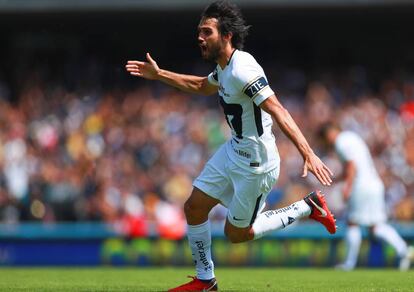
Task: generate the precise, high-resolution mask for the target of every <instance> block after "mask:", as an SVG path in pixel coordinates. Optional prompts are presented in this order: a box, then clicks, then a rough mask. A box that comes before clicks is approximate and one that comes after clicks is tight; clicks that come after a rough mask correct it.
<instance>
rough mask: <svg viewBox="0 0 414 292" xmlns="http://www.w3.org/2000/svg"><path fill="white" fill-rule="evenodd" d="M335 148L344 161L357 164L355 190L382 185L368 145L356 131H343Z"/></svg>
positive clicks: (336, 141) (337, 139)
mask: <svg viewBox="0 0 414 292" xmlns="http://www.w3.org/2000/svg"><path fill="white" fill-rule="evenodd" d="M335 149H336V152H337V153H338V155H339V157H340V159H341V160H342V161H353V162H354V164H355V166H356V175H355V181H354V186H353V191H357V190H358V189H365V188H366V187H368V186H373V185H375V187H376V186H378V185H382V181H381V179H380V177H379V175H378V173H377V170H376V169H375V164H374V161H373V160H372V157H371V154H370V152H369V149H368V146H367V145H366V144H365V142H364V141H363V140H362V138H361V137H359V136H358V135H357V134H356V133H354V132H351V131H344V132H341V133H340V134H339V135H338V137H337V138H336V140H335Z"/></svg>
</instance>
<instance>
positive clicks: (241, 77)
mask: <svg viewBox="0 0 414 292" xmlns="http://www.w3.org/2000/svg"><path fill="white" fill-rule="evenodd" d="M237 71H238V72H236V76H235V77H236V80H237V83H239V88H241V91H242V92H243V94H245V95H246V96H248V97H249V98H250V99H251V100H252V101H253V102H254V103H255V104H256V105H260V104H261V103H262V102H263V101H264V100H266V99H267V98H268V97H270V96H272V95H273V94H274V92H273V90H272V89H271V88H270V86H269V83H268V82H267V78H266V76H265V75H264V73H263V70H262V69H261V67H260V66H259V65H258V64H257V66H253V65H249V66H244V68H240V69H239V70H237Z"/></svg>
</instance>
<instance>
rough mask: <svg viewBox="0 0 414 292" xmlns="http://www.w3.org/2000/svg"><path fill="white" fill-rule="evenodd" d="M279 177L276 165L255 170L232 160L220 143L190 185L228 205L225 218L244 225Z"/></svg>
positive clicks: (257, 209) (253, 214)
mask: <svg viewBox="0 0 414 292" xmlns="http://www.w3.org/2000/svg"><path fill="white" fill-rule="evenodd" d="M278 177H279V165H277V167H276V168H274V169H273V170H271V171H268V172H265V173H261V174H256V173H252V172H249V171H248V170H245V169H242V168H240V167H238V166H237V165H236V164H235V163H234V162H232V161H231V160H230V159H229V157H228V155H227V153H226V150H225V145H222V146H221V147H220V148H219V149H218V150H217V152H216V153H215V154H214V155H213V157H211V158H210V160H209V161H208V162H207V164H206V165H205V167H204V169H203V171H202V172H201V174H200V175H199V176H198V177H197V178H196V179H195V180H194V182H193V186H194V187H196V188H198V189H200V190H201V191H203V192H204V193H206V194H207V195H209V196H210V197H213V198H215V199H218V200H220V202H221V204H222V205H224V206H225V207H227V208H228V213H227V218H228V220H229V221H230V223H231V224H232V225H234V226H236V227H240V228H243V227H248V226H250V225H251V224H253V222H254V220H255V219H256V216H257V214H258V213H259V212H261V210H263V208H264V207H265V201H266V198H267V195H268V194H269V192H270V191H271V189H272V187H273V186H274V185H275V184H276V182H277V179H278Z"/></svg>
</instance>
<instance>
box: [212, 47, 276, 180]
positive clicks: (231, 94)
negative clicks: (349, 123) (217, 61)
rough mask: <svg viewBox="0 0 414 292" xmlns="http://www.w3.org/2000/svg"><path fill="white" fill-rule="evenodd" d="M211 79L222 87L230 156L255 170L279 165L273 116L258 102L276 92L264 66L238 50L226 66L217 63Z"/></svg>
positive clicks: (220, 94) (242, 165)
mask: <svg viewBox="0 0 414 292" xmlns="http://www.w3.org/2000/svg"><path fill="white" fill-rule="evenodd" d="M208 80H209V82H210V83H211V84H214V85H216V86H218V87H219V90H218V93H219V98H220V104H221V106H222V107H223V110H224V115H225V117H226V120H227V123H228V124H229V126H230V128H231V133H232V138H231V139H230V140H229V141H228V142H227V145H226V151H227V154H228V156H229V158H230V159H231V160H232V161H233V162H234V163H235V164H236V165H238V166H240V167H242V168H244V169H247V170H249V171H252V172H255V173H261V172H266V171H269V170H272V169H274V168H276V167H278V166H279V163H280V158H279V153H278V151H277V148H276V143H275V137H274V135H273V133H272V124H273V122H272V117H271V116H270V115H269V114H268V113H266V112H265V111H263V110H262V109H261V108H260V107H259V105H260V104H261V103H262V102H263V101H264V100H266V99H267V98H268V97H270V96H271V95H273V94H274V92H273V91H272V89H271V88H270V86H269V85H268V82H267V78H266V76H265V74H264V71H263V69H262V67H261V66H260V65H259V64H258V63H257V62H256V60H255V59H254V58H253V56H252V55H250V54H249V53H246V52H243V51H239V50H235V51H234V52H233V54H232V56H231V57H230V60H229V62H228V64H227V66H226V67H225V68H224V69H221V67H220V65H217V67H216V68H215V70H214V71H213V72H212V73H210V75H209V76H208Z"/></svg>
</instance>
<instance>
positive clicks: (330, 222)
mask: <svg viewBox="0 0 414 292" xmlns="http://www.w3.org/2000/svg"><path fill="white" fill-rule="evenodd" d="M304 200H305V202H306V203H307V204H308V205H309V207H311V210H312V211H311V214H310V215H309V218H311V219H313V220H315V221H318V222H319V223H321V224H322V225H323V226H325V228H326V229H327V230H328V232H329V233H331V234H334V233H335V232H336V228H337V226H336V224H335V222H336V219H335V217H334V216H333V214H332V212H331V211H330V210H329V208H328V205H327V204H326V201H325V198H324V195H323V194H322V193H321V191H313V192H312V193H310V194H309V195H307V196H306V197H305V198H304Z"/></svg>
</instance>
